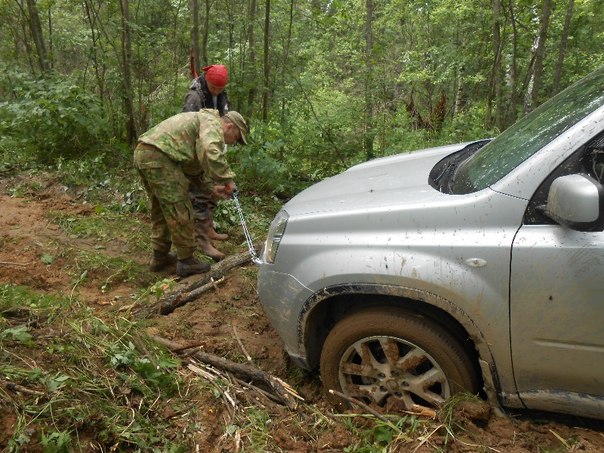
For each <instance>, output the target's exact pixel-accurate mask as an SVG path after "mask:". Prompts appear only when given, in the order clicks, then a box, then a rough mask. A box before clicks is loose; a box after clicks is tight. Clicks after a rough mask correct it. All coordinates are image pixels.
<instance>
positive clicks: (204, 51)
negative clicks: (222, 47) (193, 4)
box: [201, 0, 212, 66]
mask: <svg viewBox="0 0 604 453" xmlns="http://www.w3.org/2000/svg"><path fill="white" fill-rule="evenodd" d="M205 7H206V11H205V15H204V17H203V33H202V38H201V62H202V63H203V64H202V65H201V66H207V65H209V64H210V57H209V55H208V36H209V33H210V11H211V9H212V3H211V0H206V2H205Z"/></svg>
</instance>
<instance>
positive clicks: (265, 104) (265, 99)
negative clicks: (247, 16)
mask: <svg viewBox="0 0 604 453" xmlns="http://www.w3.org/2000/svg"><path fill="white" fill-rule="evenodd" d="M265 1H266V5H265V12H264V77H263V87H262V120H263V121H268V108H269V93H270V91H269V90H270V80H269V79H270V59H269V46H270V23H271V22H270V19H271V0H265Z"/></svg>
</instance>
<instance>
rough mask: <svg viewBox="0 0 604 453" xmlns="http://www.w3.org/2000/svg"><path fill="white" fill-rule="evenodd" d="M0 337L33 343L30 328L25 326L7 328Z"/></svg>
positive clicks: (28, 343) (27, 343)
mask: <svg viewBox="0 0 604 453" xmlns="http://www.w3.org/2000/svg"><path fill="white" fill-rule="evenodd" d="M0 338H2V339H4V338H11V339H13V340H14V341H18V342H20V343H23V344H26V345H31V344H33V341H32V336H31V335H30V334H29V332H28V328H27V327H25V326H19V327H13V328H11V329H5V330H4V331H3V332H2V333H0Z"/></svg>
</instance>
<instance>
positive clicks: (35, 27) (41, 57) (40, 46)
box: [27, 0, 50, 73]
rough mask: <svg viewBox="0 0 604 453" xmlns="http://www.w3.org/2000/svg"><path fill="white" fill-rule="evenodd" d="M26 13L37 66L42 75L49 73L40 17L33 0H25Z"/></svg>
mask: <svg viewBox="0 0 604 453" xmlns="http://www.w3.org/2000/svg"><path fill="white" fill-rule="evenodd" d="M27 11H28V13H29V29H30V31H31V36H32V38H33V40H34V44H35V45H36V51H37V53H38V64H39V65H40V69H41V70H42V72H43V73H44V72H49V71H50V64H49V62H48V53H47V52H46V44H45V43H44V35H43V33H42V25H41V23H40V15H39V14H38V8H37V6H36V1H35V0H27Z"/></svg>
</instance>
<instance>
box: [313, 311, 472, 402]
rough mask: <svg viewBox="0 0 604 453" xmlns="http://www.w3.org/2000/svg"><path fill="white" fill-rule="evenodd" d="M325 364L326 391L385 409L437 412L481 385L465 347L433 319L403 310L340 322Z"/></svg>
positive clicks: (327, 343) (328, 343)
mask: <svg viewBox="0 0 604 453" xmlns="http://www.w3.org/2000/svg"><path fill="white" fill-rule="evenodd" d="M320 366H321V379H322V380H323V385H324V388H325V390H326V391H328V390H329V389H334V390H337V391H339V392H342V393H344V394H345V395H347V396H349V397H352V398H355V399H357V400H360V401H362V402H364V403H366V404H372V403H373V404H377V405H378V406H382V407H396V408H400V407H401V406H402V408H403V409H411V408H412V406H413V405H414V404H418V405H421V406H425V407H432V408H438V407H440V406H441V405H442V403H443V402H444V401H445V400H446V399H447V398H448V397H449V396H451V395H453V394H455V393H457V392H460V391H468V392H470V393H476V392H477V387H478V384H477V377H476V372H475V370H474V367H473V366H472V362H471V361H470V359H469V357H468V354H466V352H465V350H464V349H463V347H462V346H461V345H460V343H459V342H458V341H457V340H456V339H455V338H454V337H453V336H452V335H451V334H449V333H448V332H447V331H445V329H443V328H442V327H441V326H439V325H438V324H436V323H435V322H433V321H431V320H430V319H428V318H426V317H424V316H422V315H418V314H416V313H413V312H410V311H407V310H402V309H400V310H399V309H393V308H371V309H365V310H362V311H358V312H356V313H354V314H352V315H350V316H348V317H346V318H344V319H343V320H341V321H340V322H338V323H337V324H336V325H335V326H334V328H333V329H332V330H331V332H330V333H329V335H328V336H327V339H326V340H325V344H324V346H323V350H322V353H321V364H320ZM332 399H333V398H332ZM338 402H339V403H340V404H341V400H339V401H338Z"/></svg>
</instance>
